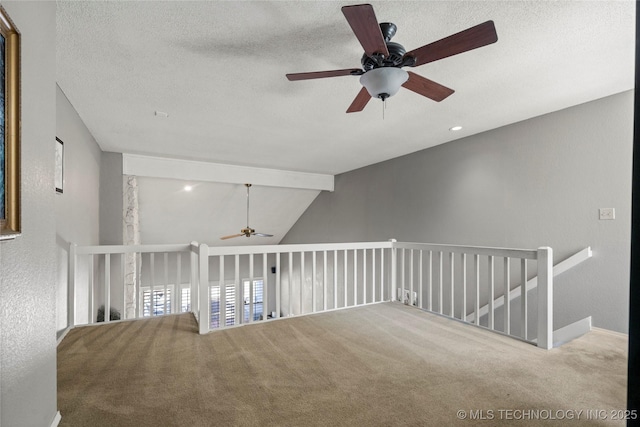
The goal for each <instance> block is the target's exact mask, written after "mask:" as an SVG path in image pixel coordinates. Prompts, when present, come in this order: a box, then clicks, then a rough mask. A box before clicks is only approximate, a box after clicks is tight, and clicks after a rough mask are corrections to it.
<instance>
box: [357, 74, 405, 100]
mask: <svg viewBox="0 0 640 427" xmlns="http://www.w3.org/2000/svg"><path fill="white" fill-rule="evenodd" d="M408 79H409V73H407V72H406V71H404V70H403V69H401V68H396V67H380V68H374V69H373V70H369V71H367V72H366V73H364V74H363V75H362V76H360V83H361V84H362V86H364V87H365V88H366V89H367V92H369V95H371V96H372V97H373V98H381V99H382V100H384V99H386V98H388V97H390V96H393V95H395V94H396V93H398V91H399V90H400V86H402V84H403V83H404V82H406V81H407V80H408Z"/></svg>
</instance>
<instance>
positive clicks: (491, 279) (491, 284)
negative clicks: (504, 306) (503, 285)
mask: <svg viewBox="0 0 640 427" xmlns="http://www.w3.org/2000/svg"><path fill="white" fill-rule="evenodd" d="M494 279H495V274H494V256H493V255H489V313H488V317H487V321H488V328H489V329H495V325H494V299H495V290H494V285H495V280H494Z"/></svg>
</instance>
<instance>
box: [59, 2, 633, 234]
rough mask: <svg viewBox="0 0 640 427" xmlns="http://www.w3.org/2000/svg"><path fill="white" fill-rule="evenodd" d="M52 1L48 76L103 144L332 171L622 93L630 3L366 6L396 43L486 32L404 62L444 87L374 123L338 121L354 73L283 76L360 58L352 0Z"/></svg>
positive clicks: (356, 118)
mask: <svg viewBox="0 0 640 427" xmlns="http://www.w3.org/2000/svg"><path fill="white" fill-rule="evenodd" d="M57 4H58V6H57V10H58V11H57V41H56V43H57V44H56V46H57V81H58V84H59V86H60V88H61V89H62V90H63V91H64V93H65V94H66V95H67V97H68V99H69V100H70V102H71V103H72V104H73V106H74V107H75V108H76V110H77V111H78V113H79V115H80V117H81V118H82V119H83V121H84V122H85V124H86V125H87V127H88V128H89V130H90V131H91V133H92V134H93V135H94V137H95V138H96V140H97V141H98V143H99V144H100V146H101V148H102V149H103V150H104V151H114V152H124V153H138V154H149V155H156V156H164V157H174V158H183V159H196V160H204V161H212V162H218V163H228V164H235V165H246V166H260V167H264V168H274V169H284V170H294V171H303V172H317V173H326V174H337V173H342V172H346V171H349V170H353V169H356V168H359V167H362V166H366V165H369V164H373V163H376V162H380V161H383V160H386V159H389V158H393V157H397V156H400V155H404V154H408V153H411V152H415V151H417V150H421V149H424V148H427V147H430V146H434V145H437V144H442V143H445V142H448V141H451V140H453V139H457V138H462V137H465V136H469V135H472V134H475V133H478V132H483V131H486V130H489V129H493V128H497V127H500V126H504V125H507V124H509V123H514V122H517V121H521V120H524V119H527V118H530V117H534V116H538V115H541V114H545V113H548V112H552V111H556V110H559V109H562V108H566V107H570V106H572V105H576V104H580V103H584V102H587V101H590V100H593V99H597V98H601V97H604V96H607V95H611V94H614V93H618V92H622V91H625V90H629V89H632V88H633V80H634V77H633V72H634V47H635V45H634V37H635V23H634V17H635V3H634V2H633V1H588V2H587V1H537V0H536V1H384V2H372V4H373V7H374V9H375V12H376V15H377V18H378V20H379V21H380V22H384V21H390V22H393V23H395V24H396V25H397V26H398V31H397V34H396V36H395V37H394V38H393V41H394V42H398V43H401V44H402V45H404V47H405V48H406V49H407V50H411V49H415V48H417V47H420V46H422V45H424V44H427V43H430V42H433V41H435V40H438V39H441V38H443V37H446V36H448V35H450V34H453V33H456V32H458V31H461V30H464V29H466V28H469V27H471V26H474V25H476V24H479V23H482V22H484V21H487V20H490V19H491V20H493V21H494V22H495V26H496V31H497V33H498V42H497V43H495V44H492V45H489V46H486V47H483V48H480V49H476V50H473V51H470V52H466V53H463V54H460V55H457V56H454V57H450V58H446V59H443V60H440V61H437V62H434V63H430V64H426V65H423V66H420V67H417V68H413V69H411V70H412V71H414V72H416V73H418V74H420V75H422V76H424V77H427V78H429V79H431V80H435V81H436V82H438V83H441V84H443V85H445V86H447V87H450V88H452V89H454V90H455V91H456V92H455V93H454V94H453V95H452V96H450V97H449V98H447V99H445V100H444V101H443V102H441V103H437V102H434V101H432V100H430V99H427V98H424V97H421V96H419V95H417V94H415V93H413V92H410V91H408V90H405V89H401V91H400V92H399V93H398V94H397V95H396V96H394V97H392V98H390V99H389V100H388V101H387V103H386V104H387V105H386V110H385V111H384V118H383V104H382V102H380V101H378V100H372V101H370V102H369V104H368V105H367V106H366V108H365V109H364V111H363V112H360V113H353V114H346V113H345V111H346V109H347V107H348V106H349V105H350V104H351V102H352V100H353V98H354V97H355V96H356V94H357V93H358V91H359V90H360V88H361V86H360V84H359V81H358V78H357V77H351V76H346V77H336V78H328V79H319V80H311V81H298V82H289V81H288V80H287V79H286V78H285V74H286V73H292V72H305V71H321V70H331V69H342V68H353V67H358V66H359V65H360V57H361V55H362V48H361V46H360V45H359V43H358V41H357V39H356V38H355V36H354V35H353V33H352V32H351V29H350V27H349V25H348V23H347V22H346V20H345V18H344V16H343V14H342V12H341V10H340V8H341V7H342V6H343V5H346V4H354V3H347V2H333V1H299V2H286V1H257V2H251V1H242V2H236V1H234V2H230V1H224V2H218V1H199V2H186V1H173V2H156V1H140V2H135V1H133V2H115V1H114V2H101V1H91V2H81V1H60V0H58V3H57ZM155 111H162V112H166V113H168V117H158V116H155V115H154V112H155ZM454 125H461V126H463V130H461V131H459V132H455V133H454V132H451V131H449V128H451V127H452V126H454ZM237 190H238V191H237V192H238V193H239V194H241V193H242V190H243V188H242V187H241V186H239V188H238V189H237ZM219 193H220V194H222V193H223V191H220V192H219ZM274 197H275V196H274ZM303 199H304V197H303ZM305 200H306V199H305ZM227 201H230V199H228V200H225V202H227ZM304 203H307V202H306V201H305V202H304ZM241 225H242V224H241ZM235 228H236V227H234V229H235ZM254 228H256V227H254ZM231 232H233V230H231ZM247 240H248V239H247Z"/></svg>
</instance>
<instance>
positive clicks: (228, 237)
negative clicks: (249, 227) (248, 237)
mask: <svg viewBox="0 0 640 427" xmlns="http://www.w3.org/2000/svg"><path fill="white" fill-rule="evenodd" d="M240 236H244V234H243V233H240V234H232V235H230V236H224V237H221V238H220V240H227V239H233V238H234V237H240Z"/></svg>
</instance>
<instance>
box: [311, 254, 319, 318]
mask: <svg viewBox="0 0 640 427" xmlns="http://www.w3.org/2000/svg"><path fill="white" fill-rule="evenodd" d="M311 254H312V255H313V259H312V261H311V312H312V313H315V312H316V262H317V261H316V257H317V256H318V255H317V253H316V251H313V252H311Z"/></svg>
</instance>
